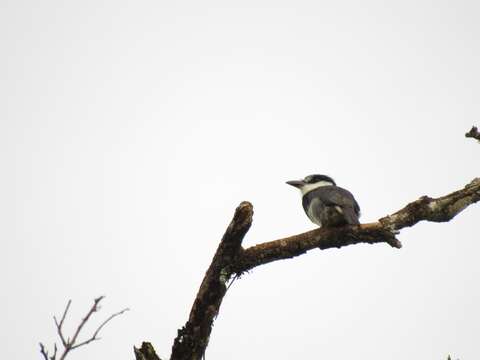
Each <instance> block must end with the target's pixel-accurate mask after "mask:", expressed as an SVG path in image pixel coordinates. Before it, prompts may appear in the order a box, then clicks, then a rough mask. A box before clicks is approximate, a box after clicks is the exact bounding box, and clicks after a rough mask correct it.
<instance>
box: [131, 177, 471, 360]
mask: <svg viewBox="0 0 480 360" xmlns="http://www.w3.org/2000/svg"><path fill="white" fill-rule="evenodd" d="M479 200H480V179H474V180H473V181H472V182H471V183H470V184H468V185H466V186H465V188H463V189H461V190H458V191H455V192H452V193H450V194H448V195H445V196H442V197H439V198H436V199H432V198H429V197H427V196H423V197H421V198H420V199H418V200H416V201H414V202H412V203H410V204H408V205H407V206H405V207H404V208H403V209H401V210H399V211H397V212H395V213H394V214H392V215H389V216H386V217H384V218H381V219H380V220H379V221H378V222H375V223H370V224H362V225H358V226H345V227H339V228H323V229H315V230H311V231H308V232H305V233H302V234H299V235H294V236H290V237H287V238H283V239H279V240H275V241H270V242H266V243H262V244H258V245H255V246H252V247H249V248H247V249H243V248H242V247H241V242H242V240H243V237H244V236H245V234H246V232H247V231H248V229H249V228H250V225H251V222H252V215H253V207H252V205H251V204H250V203H248V202H242V203H241V204H240V206H239V207H238V208H237V209H236V211H235V215H234V217H233V220H232V222H231V223H230V225H229V227H228V228H227V231H226V233H225V235H224V236H223V238H222V240H221V242H220V245H219V247H218V249H217V252H216V253H215V256H214V258H213V261H212V264H211V265H210V267H209V269H208V270H207V273H206V275H205V277H204V279H203V282H202V284H201V286H200V290H199V291H198V294H197V297H196V299H195V302H194V304H193V307H192V310H191V312H190V317H189V320H188V321H187V323H186V324H185V326H184V327H183V328H181V329H179V330H178V336H177V338H176V339H175V341H174V344H173V347H172V355H171V358H170V360H199V359H201V357H202V356H203V354H204V352H205V349H206V347H207V345H208V340H209V336H210V332H211V329H212V325H213V321H214V319H215V317H216V316H217V314H218V312H219V309H220V305H221V302H222V299H223V297H224V296H225V293H226V291H227V287H226V282H227V281H228V279H230V277H231V276H232V275H234V274H235V275H236V276H238V275H241V274H242V273H244V272H245V271H248V270H251V269H253V268H254V267H257V266H259V265H263V264H267V263H269V262H273V261H277V260H283V259H288V258H293V257H295V256H299V255H302V254H304V253H306V252H307V251H309V250H312V249H316V248H319V249H321V250H324V249H329V248H334V247H337V248H340V247H342V246H347V245H352V244H359V243H367V244H375V243H381V242H385V243H388V244H389V245H390V246H392V247H395V248H400V247H401V243H400V241H399V240H397V239H396V238H395V235H396V234H397V233H398V230H400V229H402V228H404V227H408V226H413V225H414V224H416V223H418V222H419V221H422V220H426V221H434V222H445V221H449V220H451V219H452V218H453V217H455V216H456V215H457V214H459V213H460V212H461V211H463V210H464V209H465V208H467V207H468V206H469V205H471V204H474V203H476V202H478V201H479ZM139 356H140V355H139ZM137 360H143V359H142V358H137Z"/></svg>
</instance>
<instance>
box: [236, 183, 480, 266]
mask: <svg viewBox="0 0 480 360" xmlns="http://www.w3.org/2000/svg"><path fill="white" fill-rule="evenodd" d="M479 200H480V178H477V179H474V180H473V181H472V182H471V183H470V184H468V185H466V186H465V188H463V189H461V190H458V191H455V192H452V193H450V194H448V195H445V196H442V197H439V198H437V199H432V198H429V197H427V196H423V197H421V198H420V199H418V200H416V201H414V202H412V203H410V204H408V205H407V206H405V207H404V208H403V209H401V210H399V211H397V212H396V213H394V214H392V215H389V216H386V217H384V218H382V219H380V220H379V221H378V222H376V223H370V224H362V225H359V226H349V227H343V228H325V229H316V230H312V231H308V232H306V233H303V234H299V235H295V236H291V237H288V238H284V239H279V240H275V241H270V242H266V243H262V244H258V245H255V246H252V247H250V248H248V249H246V250H244V251H243V252H242V253H241V255H240V256H238V257H237V261H236V263H235V264H234V265H233V266H232V268H233V270H234V272H236V273H237V274H241V273H243V272H245V271H248V270H251V269H253V268H254V267H256V266H259V265H263V264H266V263H269V262H272V261H277V260H283V259H288V258H292V257H295V256H299V255H302V254H304V253H306V252H307V251H308V250H312V249H315V248H319V249H321V250H324V249H329V248H334V247H336V248H340V247H343V246H347V245H353V244H359V243H367V244H374V243H380V242H385V243H388V244H389V245H390V246H392V247H396V248H400V247H401V243H400V241H398V240H397V239H396V238H395V233H396V232H397V231H398V230H400V229H402V228H404V227H407V226H412V225H414V224H416V223H418V222H419V221H422V220H427V221H433V222H445V221H449V220H451V219H452V218H453V217H455V216H456V215H457V214H459V213H460V212H461V211H463V210H464V209H465V208H467V207H468V206H469V205H471V204H474V203H476V202H477V201H479Z"/></svg>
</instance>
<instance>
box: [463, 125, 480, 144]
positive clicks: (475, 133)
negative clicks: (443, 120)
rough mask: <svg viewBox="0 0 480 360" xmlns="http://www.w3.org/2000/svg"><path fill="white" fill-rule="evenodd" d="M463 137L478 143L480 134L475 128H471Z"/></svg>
mask: <svg viewBox="0 0 480 360" xmlns="http://www.w3.org/2000/svg"><path fill="white" fill-rule="evenodd" d="M465 137H468V138H474V139H477V140H478V141H480V132H479V131H478V129H477V127H476V126H472V128H471V129H470V131H469V132H467V133H466V134H465Z"/></svg>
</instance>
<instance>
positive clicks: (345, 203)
mask: <svg viewBox="0 0 480 360" xmlns="http://www.w3.org/2000/svg"><path fill="white" fill-rule="evenodd" d="M314 198H317V199H319V200H321V201H322V202H323V203H324V204H325V206H340V207H341V208H343V209H353V211H354V212H355V215H356V216H357V218H358V217H359V216H360V206H359V205H358V203H357V201H356V200H355V198H354V197H353V195H352V193H351V192H350V191H348V190H346V189H344V188H341V187H338V186H322V187H320V188H317V189H315V190H312V191H310V192H309V193H307V194H305V197H304V201H309V200H311V199H314Z"/></svg>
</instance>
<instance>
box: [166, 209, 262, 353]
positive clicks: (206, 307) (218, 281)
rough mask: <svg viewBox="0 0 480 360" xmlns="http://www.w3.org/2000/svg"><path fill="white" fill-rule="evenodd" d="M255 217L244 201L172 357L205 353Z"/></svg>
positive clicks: (179, 332)
mask: <svg viewBox="0 0 480 360" xmlns="http://www.w3.org/2000/svg"><path fill="white" fill-rule="evenodd" d="M252 216H253V207H252V204H250V203H249V202H242V203H241V204H240V205H239V206H238V207H237V209H236V210H235V215H234V216H233V219H232V221H231V222H230V225H229V226H228V228H227V230H226V232H225V234H224V235H223V238H222V240H221V241H220V245H219V246H218V248H217V251H216V253H215V256H214V257H213V260H212V263H211V264H210V267H209V268H208V270H207V273H206V274H205V277H204V279H203V281H202V284H201V285H200V289H199V290H198V293H197V297H196V298H195V301H194V303H193V306H192V310H191V311H190V316H189V318H188V321H187V323H186V324H185V326H184V327H182V328H181V329H179V330H178V335H177V337H176V338H175V340H174V343H173V347H172V355H171V357H170V359H172V360H173V359H175V360H199V359H201V358H202V356H203V355H204V353H205V349H206V347H207V345H208V340H209V338H210V332H211V331H212V325H213V321H214V319H215V317H216V316H217V314H218V311H219V309H220V305H221V303H222V300H223V297H224V296H225V293H226V291H227V287H226V283H227V281H228V280H229V279H230V276H231V275H232V270H231V268H230V267H231V265H232V264H233V263H235V258H236V257H237V255H238V253H239V251H240V249H241V243H242V240H243V237H244V236H245V234H246V233H247V231H248V229H250V225H251V224H252Z"/></svg>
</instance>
